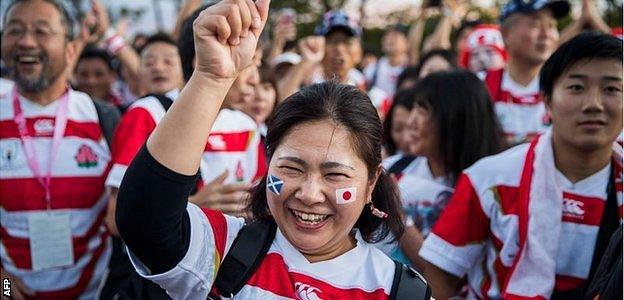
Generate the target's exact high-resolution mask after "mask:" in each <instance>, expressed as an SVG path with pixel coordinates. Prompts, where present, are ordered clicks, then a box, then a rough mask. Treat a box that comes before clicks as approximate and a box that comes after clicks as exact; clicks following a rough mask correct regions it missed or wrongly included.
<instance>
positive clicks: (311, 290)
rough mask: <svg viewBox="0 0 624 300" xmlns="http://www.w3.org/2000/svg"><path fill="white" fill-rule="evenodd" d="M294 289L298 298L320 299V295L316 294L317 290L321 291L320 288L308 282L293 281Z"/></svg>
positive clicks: (307, 299) (300, 299) (301, 299)
mask: <svg viewBox="0 0 624 300" xmlns="http://www.w3.org/2000/svg"><path fill="white" fill-rule="evenodd" d="M295 289H296V290H297V299H299V300H321V297H319V296H318V295H317V292H318V293H319V294H320V293H322V292H321V290H320V289H318V288H315V287H313V286H311V285H309V284H305V283H301V282H295Z"/></svg>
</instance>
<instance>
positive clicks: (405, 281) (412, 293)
mask: <svg viewBox="0 0 624 300" xmlns="http://www.w3.org/2000/svg"><path fill="white" fill-rule="evenodd" d="M394 265H395V268H394V279H393V280H392V289H391V290H390V300H403V299H409V300H412V299H413V300H421V299H430V298H431V287H430V286H429V285H428V284H427V281H426V280H425V279H424V278H423V277H422V276H421V275H420V274H418V272H416V270H414V269H412V268H411V267H409V266H407V265H404V264H402V263H400V262H398V261H396V260H395V261H394Z"/></svg>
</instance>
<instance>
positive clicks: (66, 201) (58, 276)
mask: <svg viewBox="0 0 624 300" xmlns="http://www.w3.org/2000/svg"><path fill="white" fill-rule="evenodd" d="M3 25H4V26H3V27H4V31H3V34H2V59H3V60H4V62H6V63H7V65H8V66H9V67H10V68H11V70H12V72H13V73H12V74H11V75H12V80H13V82H11V81H2V82H0V91H1V93H0V126H1V128H2V130H0V190H1V191H2V196H1V197H0V199H2V200H1V205H0V206H1V208H0V219H1V230H0V238H1V241H0V258H1V267H2V268H1V271H2V278H3V279H5V278H7V279H9V281H10V284H11V290H10V293H11V297H12V298H14V299H23V298H36V299H93V298H95V297H96V292H97V287H98V286H99V284H100V282H101V279H102V278H103V275H104V273H105V270H106V268H107V264H108V261H109V258H110V240H109V233H108V231H107V230H106V227H105V226H104V223H103V219H104V215H105V212H106V204H107V203H106V202H107V200H108V194H107V192H106V191H105V188H104V181H105V179H106V175H107V173H108V170H109V169H110V159H111V154H110V150H109V148H108V146H107V144H106V141H105V138H104V136H103V133H102V129H101V126H100V121H101V120H100V119H99V117H98V114H97V111H96V107H95V105H94V103H93V101H91V99H90V98H89V96H87V95H86V94H84V93H81V92H77V91H74V90H72V89H71V87H69V84H68V74H69V72H68V71H69V70H68V66H69V65H70V62H72V61H74V60H75V58H76V57H77V56H78V55H79V53H77V48H76V43H75V41H74V40H73V26H72V19H71V17H70V16H69V15H68V13H67V11H66V10H65V9H64V7H63V6H62V5H61V4H60V3H59V2H56V1H53V0H19V1H15V2H13V3H12V4H11V5H10V6H9V7H8V9H7V11H6V14H5V18H4V24H3Z"/></svg>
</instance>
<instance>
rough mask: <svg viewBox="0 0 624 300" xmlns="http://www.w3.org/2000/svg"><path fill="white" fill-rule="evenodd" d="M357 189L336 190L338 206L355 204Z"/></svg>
mask: <svg viewBox="0 0 624 300" xmlns="http://www.w3.org/2000/svg"><path fill="white" fill-rule="evenodd" d="M356 192H357V188H355V187H348V188H344V189H336V204H349V203H353V202H355V197H356V196H357V195H356Z"/></svg>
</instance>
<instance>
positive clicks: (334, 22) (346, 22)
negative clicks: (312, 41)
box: [314, 10, 362, 37]
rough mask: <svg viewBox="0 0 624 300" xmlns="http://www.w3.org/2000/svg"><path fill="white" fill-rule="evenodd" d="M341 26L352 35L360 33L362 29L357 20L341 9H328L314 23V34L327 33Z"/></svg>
mask: <svg viewBox="0 0 624 300" xmlns="http://www.w3.org/2000/svg"><path fill="white" fill-rule="evenodd" d="M337 28H343V29H345V30H346V31H347V32H348V33H350V34H351V35H352V36H354V37H360V36H361V35H362V29H361V28H360V26H359V25H358V24H357V22H356V21H355V20H354V19H353V18H350V17H349V15H347V13H345V12H344V11H343V10H330V11H328V12H326V13H325V14H324V15H323V18H322V19H321V21H320V22H319V23H318V25H316V28H315V29H314V34H316V35H327V34H329V33H330V32H331V31H332V30H334V29H337Z"/></svg>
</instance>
